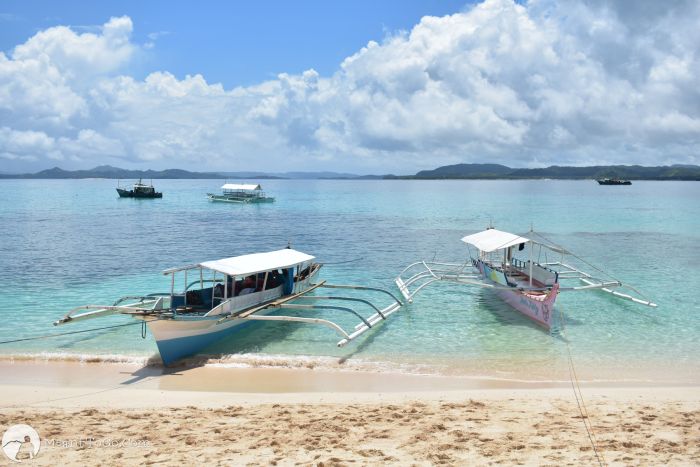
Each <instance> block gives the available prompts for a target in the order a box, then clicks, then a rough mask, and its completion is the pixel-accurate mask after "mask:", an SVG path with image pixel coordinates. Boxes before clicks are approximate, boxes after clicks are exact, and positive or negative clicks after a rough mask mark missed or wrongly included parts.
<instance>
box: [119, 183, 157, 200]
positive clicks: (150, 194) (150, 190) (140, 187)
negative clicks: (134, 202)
mask: <svg viewBox="0 0 700 467" xmlns="http://www.w3.org/2000/svg"><path fill="white" fill-rule="evenodd" d="M117 183H119V182H117ZM117 193H119V197H120V198H162V197H163V193H160V192H157V191H156V189H155V188H154V187H153V182H151V183H150V184H149V185H146V184H145V183H143V182H142V181H141V179H140V178H139V181H138V182H136V183H134V184H133V186H132V187H131V189H130V190H128V189H126V188H122V187H121V186H117Z"/></svg>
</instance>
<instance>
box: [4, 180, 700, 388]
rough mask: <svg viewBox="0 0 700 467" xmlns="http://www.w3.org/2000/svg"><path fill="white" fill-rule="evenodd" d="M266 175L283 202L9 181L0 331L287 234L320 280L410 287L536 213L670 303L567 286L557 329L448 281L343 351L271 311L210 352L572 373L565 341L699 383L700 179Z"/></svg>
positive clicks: (71, 349) (151, 350) (46, 344)
mask: <svg viewBox="0 0 700 467" xmlns="http://www.w3.org/2000/svg"><path fill="white" fill-rule="evenodd" d="M261 183H262V184H263V186H264V188H265V190H266V191H267V192H268V193H270V194H272V195H273V196H275V197H276V198H277V201H276V202H275V203H273V204H265V205H231V204H225V203H211V202H209V201H207V199H206V198H205V194H206V193H207V192H210V191H214V192H217V191H218V190H219V186H220V185H221V182H220V181H218V180H157V181H155V185H156V188H157V189H158V190H159V191H163V192H164V197H163V199H159V200H134V199H119V198H118V197H117V195H116V192H115V190H114V185H115V183H114V181H112V180H0V226H1V227H0V229H1V230H2V235H1V236H0V265H2V267H1V268H0V318H1V319H0V341H6V340H11V339H18V338H22V337H30V336H37V335H43V334H49V333H57V332H67V331H72V330H78V329H90V328H94V327H100V326H107V325H112V324H120V323H128V322H129V320H128V318H126V317H112V318H108V319H101V320H96V321H91V322H87V323H75V324H74V325H70V326H64V327H60V328H56V327H53V326H52V325H51V323H52V322H53V321H54V320H56V319H57V318H59V317H61V316H62V315H63V314H64V313H65V312H66V311H67V310H68V309H70V308H71V307H74V306H78V305H82V304H87V303H98V304H110V303H111V302H113V301H114V300H116V299H117V298H119V297H121V296H123V295H130V294H142V293H143V294H145V293H152V292H160V291H167V290H169V282H168V280H167V279H166V278H165V276H163V275H162V274H161V273H160V272H161V271H162V270H163V269H166V268H169V267H174V266H180V265H185V264H190V263H193V262H199V261H203V260H209V259H216V258H220V257H226V256H234V255H239V254H245V253H251V252H258V251H269V250H273V249H279V248H283V247H285V246H286V245H287V242H288V241H290V242H291V243H292V246H293V247H294V248H296V249H298V250H301V251H304V252H307V253H310V254H313V255H315V256H316V257H317V258H318V259H319V260H320V261H322V262H325V263H327V264H326V265H325V266H324V268H323V269H322V272H321V278H323V279H327V280H328V281H329V282H334V283H356V284H366V285H373V286H381V287H384V288H387V289H389V290H391V291H392V292H394V293H397V294H398V291H397V290H396V288H395V286H394V284H393V278H394V277H395V276H396V274H397V273H398V272H400V271H401V270H402V269H403V267H405V266H406V265H408V264H409V263H411V262H413V261H415V260H417V259H432V258H434V257H435V258H438V259H445V260H452V261H464V259H465V258H466V254H467V251H466V248H465V246H464V244H462V243H461V242H460V241H459V239H460V238H461V237H462V236H464V235H466V234H468V233H473V232H476V231H479V230H482V229H483V228H484V227H485V226H486V225H487V224H489V222H493V224H494V225H495V226H496V227H497V228H500V229H502V230H506V231H511V232H515V233H525V232H527V231H528V230H529V228H530V225H533V226H534V228H535V230H538V231H540V232H542V233H543V234H544V235H546V236H547V237H549V238H550V239H551V240H553V241H555V242H557V243H559V244H562V245H565V246H566V247H568V248H569V249H570V250H572V251H574V252H576V253H577V254H578V255H580V256H582V257H584V258H585V259H587V260H588V261H590V262H592V263H593V264H596V265H598V266H601V267H603V268H604V269H606V270H607V271H609V272H611V273H612V274H613V275H614V276H616V277H617V278H619V279H621V280H623V281H625V282H628V283H630V284H633V285H635V286H637V287H638V288H640V289H641V290H643V291H644V292H645V293H646V294H647V295H648V296H650V297H652V298H653V299H654V301H656V302H657V303H658V304H659V307H658V308H656V309H650V308H646V307H642V306H637V305H633V304H631V303H628V302H623V301H619V300H615V299H614V298H612V297H609V296H606V295H605V294H603V293H600V292H585V293H583V292H581V293H568V294H562V295H560V297H559V299H558V301H557V304H558V307H559V310H560V311H562V312H563V313H564V316H565V317H566V318H565V319H566V326H565V334H564V333H562V332H555V333H553V334H550V333H547V332H544V331H543V330H541V329H540V328H538V327H536V326H534V325H532V324H531V323H530V322H529V321H528V320H527V319H526V318H524V317H522V316H520V315H519V314H517V313H516V312H514V311H512V310H511V309H510V308H509V307H508V306H506V305H504V304H503V303H502V302H500V301H499V300H498V299H497V298H495V297H494V296H493V295H492V294H491V293H490V292H489V291H485V290H473V289H468V288H466V287H459V286H455V285H449V284H436V285H434V286H432V287H428V288H426V289H424V291H423V292H422V293H421V294H420V295H419V296H417V297H416V299H415V301H414V303H413V304H411V305H408V306H406V307H405V308H403V309H402V310H401V311H400V312H399V313H397V314H395V315H394V316H393V317H392V318H391V319H390V320H389V321H387V322H386V323H384V324H383V325H382V326H379V327H378V328H377V329H375V330H373V331H371V332H370V333H368V334H367V335H366V336H365V337H361V338H360V339H359V340H358V341H357V342H355V343H351V344H350V345H348V346H347V347H345V348H342V349H339V348H337V347H336V346H335V343H336V342H337V341H338V338H337V336H336V335H335V334H334V333H333V332H332V331H330V330H328V329H326V328H315V327H305V326H303V325H297V324H289V323H273V324H268V323H265V324H262V323H258V324H254V325H252V327H250V328H249V329H248V331H246V332H245V333H240V334H236V335H233V336H231V337H230V338H228V339H226V340H224V341H221V342H219V343H218V344H216V345H214V346H213V347H212V348H209V349H207V352H206V353H207V354H211V355H224V357H223V358H222V359H221V360H220V361H221V362H223V364H231V365H238V364H245V365H283V366H295V365H300V366H319V365H320V366H324V365H327V366H330V367H334V368H350V369H354V368H367V369H377V368H380V369H386V368H389V369H393V370H398V371H404V370H405V371H420V372H438V373H450V374H484V375H490V376H499V375H502V376H504V377H513V376H514V375H523V374H528V375H531V376H532V375H534V376H536V377H543V378H559V377H561V378H565V377H566V373H565V369H566V356H567V342H568V343H569V347H570V349H571V352H572V354H573V355H574V357H575V361H576V364H577V369H578V370H579V372H580V373H583V374H584V375H586V376H587V377H590V378H596V377H599V378H602V379H607V378H612V379H620V378H626V377H629V378H631V379H640V378H641V379H645V378H652V379H654V378H657V377H668V378H670V379H672V380H678V381H684V380H686V379H693V378H697V377H696V376H694V375H696V374H698V372H697V370H698V363H697V362H698V361H699V358H698V357H700V343H699V341H698V339H697V336H698V335H700V314H699V312H700V305H698V298H700V297H699V294H698V285H700V253H698V240H700V203H698V200H699V199H700V184H698V183H695V182H651V181H649V182H641V181H640V182H634V184H633V185H632V186H627V187H625V186H622V187H616V186H612V187H607V186H598V185H597V184H596V183H595V182H594V181H554V180H537V181H341V180H329V181H320V180H299V181H296V180H295V181H292V180H263V181H261ZM374 298H376V299H377V300H378V301H379V302H382V303H383V302H384V301H385V300H384V298H382V297H381V296H376V297H374ZM328 316H330V315H328ZM334 317H337V315H334ZM341 321H342V322H344V323H348V324H349V321H343V319H342V318H341ZM567 338H568V339H567ZM0 354H4V355H5V356H9V355H29V356H36V355H43V356H47V355H50V356H52V357H57V358H60V357H69V356H70V357H79V358H94V357H100V358H107V357H106V356H108V355H112V356H117V357H115V358H127V357H131V358H136V359H139V358H142V359H144V360H145V359H146V358H147V357H150V356H152V355H154V354H156V347H155V344H154V342H153V341H152V338H151V337H150V336H148V337H147V339H141V336H140V329H139V327H138V326H129V327H122V328H116V329H111V330H103V331H96V332H89V333H83V334H77V335H73V336H67V337H61V338H51V339H43V340H33V341H25V342H19V343H14V344H3V345H0ZM652 374H653V375H655V376H653V377H652V376H649V375H652ZM659 375H662V376H659ZM684 375H685V376H684ZM686 376H687V378H686Z"/></svg>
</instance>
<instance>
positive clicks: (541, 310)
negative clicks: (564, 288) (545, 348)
mask: <svg viewBox="0 0 700 467" xmlns="http://www.w3.org/2000/svg"><path fill="white" fill-rule="evenodd" d="M558 292H559V285H558V284H555V285H554V287H552V290H550V291H549V292H548V293H547V294H546V295H545V296H544V298H543V299H542V300H539V299H535V298H533V297H531V296H529V295H527V294H526V293H524V292H521V291H518V290H513V291H510V290H503V289H499V290H497V291H496V294H497V295H498V297H499V298H500V299H501V300H503V301H504V302H506V303H507V304H508V305H510V306H511V307H512V308H515V309H516V310H517V311H519V312H520V313H522V314H523V315H525V316H527V317H528V318H530V319H531V320H532V321H534V322H535V323H537V324H538V325H540V326H542V327H543V328H545V329H550V328H551V327H552V318H553V316H554V302H555V300H556V298H557V293H558Z"/></svg>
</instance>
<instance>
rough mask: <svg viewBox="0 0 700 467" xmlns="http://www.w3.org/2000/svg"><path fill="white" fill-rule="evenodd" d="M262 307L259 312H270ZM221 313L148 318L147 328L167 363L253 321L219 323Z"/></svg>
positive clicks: (261, 313)
mask: <svg viewBox="0 0 700 467" xmlns="http://www.w3.org/2000/svg"><path fill="white" fill-rule="evenodd" d="M271 311H272V309H270V310H269V311H267V312H266V310H263V311H261V312H258V313H257V314H259V315H265V314H267V313H269V312H271ZM219 318H220V316H213V317H192V318H187V317H178V318H174V319H157V320H153V321H149V322H148V328H149V329H150V331H151V334H153V338H154V339H155V341H156V345H157V346H158V352H159V353H160V358H161V359H162V360H163V364H164V365H165V366H168V365H171V364H172V363H174V362H176V361H177V360H180V359H182V358H185V357H190V356H192V355H195V354H197V353H198V352H199V351H201V350H202V349H204V348H206V347H208V346H209V345H211V344H213V343H215V342H217V341H219V340H221V339H223V338H225V337H227V336H229V335H231V334H233V333H235V332H237V331H240V330H242V329H244V328H246V327H248V326H249V325H251V324H252V323H251V322H250V321H244V320H230V321H225V322H223V323H221V324H217V321H218V320H219Z"/></svg>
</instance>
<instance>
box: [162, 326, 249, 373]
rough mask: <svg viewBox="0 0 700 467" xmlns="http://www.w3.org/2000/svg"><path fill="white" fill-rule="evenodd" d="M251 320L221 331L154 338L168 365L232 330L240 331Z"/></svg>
mask: <svg viewBox="0 0 700 467" xmlns="http://www.w3.org/2000/svg"><path fill="white" fill-rule="evenodd" d="M251 324H253V323H251V322H247V323H241V324H239V325H237V326H232V327H230V328H228V329H223V330H221V331H216V332H209V333H206V334H200V335H197V336H189V337H179V338H177V339H167V340H156V345H157V346H158V352H159V353H160V358H161V359H162V360H163V365H165V366H169V365H170V364H171V363H173V362H176V361H177V360H180V359H181V358H184V357H190V356H192V355H195V354H196V353H197V352H199V351H200V350H202V349H204V348H205V347H207V346H208V345H210V344H213V343H214V342H216V341H218V340H221V339H223V338H224V337H226V336H228V335H229V334H232V333H234V332H237V331H240V330H241V329H244V328H246V327H248V326H250V325H251Z"/></svg>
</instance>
